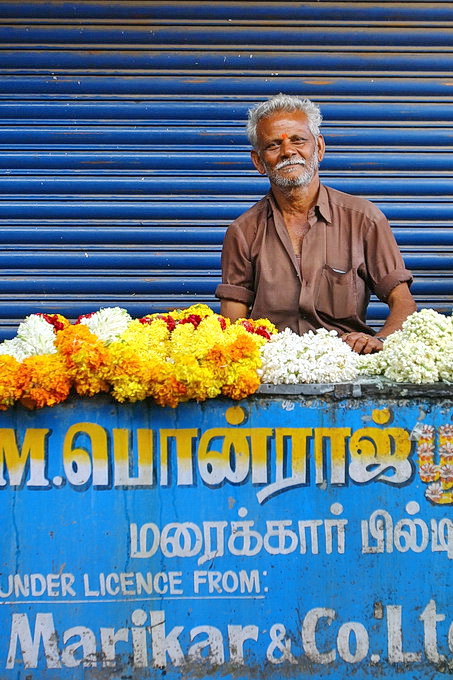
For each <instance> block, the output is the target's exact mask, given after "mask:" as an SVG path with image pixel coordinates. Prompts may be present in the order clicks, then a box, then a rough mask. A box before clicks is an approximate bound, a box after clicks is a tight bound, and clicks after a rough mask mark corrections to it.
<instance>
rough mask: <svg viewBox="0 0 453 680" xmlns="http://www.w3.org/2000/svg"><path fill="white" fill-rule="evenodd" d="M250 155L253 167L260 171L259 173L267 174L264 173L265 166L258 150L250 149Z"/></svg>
mask: <svg viewBox="0 0 453 680" xmlns="http://www.w3.org/2000/svg"><path fill="white" fill-rule="evenodd" d="M250 156H251V158H252V163H253V165H254V166H255V168H256V169H257V170H258V172H259V173H260V175H266V174H267V173H266V168H265V167H264V163H263V161H262V160H261V158H260V155H259V153H258V151H256V150H255V149H252V151H251V152H250Z"/></svg>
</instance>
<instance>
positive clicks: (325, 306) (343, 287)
mask: <svg viewBox="0 0 453 680" xmlns="http://www.w3.org/2000/svg"><path fill="white" fill-rule="evenodd" d="M315 307H316V309H317V311H318V312H321V313H322V314H327V316H330V317H333V318H335V319H347V318H349V317H351V316H356V315H357V279H356V274H355V271H354V269H350V270H349V271H347V272H342V271H336V270H335V269H333V268H332V267H329V265H328V264H325V265H324V267H323V269H322V272H321V278H320V281H319V287H318V293H317V296H316V304H315Z"/></svg>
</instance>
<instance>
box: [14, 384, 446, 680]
mask: <svg viewBox="0 0 453 680" xmlns="http://www.w3.org/2000/svg"><path fill="white" fill-rule="evenodd" d="M285 392H286V393H285ZM0 447H1V448H0V456H1V459H0V465H1V466H0V499H1V508H2V523H3V527H4V529H3V531H4V537H3V539H2V542H1V548H0V571H1V575H0V625H1V631H2V634H1V636H0V678H1V680H10V679H11V680H13V679H14V680H46V679H48V680H59V679H60V678H61V680H65V679H67V678H71V679H72V678H77V679H90V680H91V679H92V680H95V679H96V680H100V679H104V678H109V679H110V680H129V679H133V680H138V679H144V678H163V677H165V678H168V679H170V680H173V679H177V678H225V679H228V680H229V679H232V678H235V679H237V680H242V679H246V678H247V679H253V680H255V679H257V678H275V679H277V678H278V679H280V678H284V677H289V678H297V679H299V678H300V679H303V678H313V677H316V678H332V679H335V680H342V679H346V678H350V677H356V678H358V679H359V678H360V680H363V679H367V678H374V677H379V678H394V677H398V678H401V680H414V678H415V679H418V678H429V679H430V680H431V679H433V678H444V677H446V676H447V675H448V673H451V672H452V670H453V623H452V622H453V605H452V587H451V579H452V576H451V575H452V569H451V567H452V564H453V563H452V559H453V522H452V519H451V517H452V512H451V511H452V504H451V491H450V486H451V483H453V476H452V469H453V467H452V463H453V423H452V391H451V386H445V385H443V386H441V385H439V386H432V387H430V386H426V387H419V388H418V387H415V386H388V385H382V383H379V384H369V385H366V384H365V385H340V386H318V385H315V386H305V387H300V388H273V387H271V386H264V387H263V388H262V391H261V394H259V395H256V396H254V397H252V398H250V399H248V400H245V401H243V402H240V403H239V404H238V403H235V402H230V401H227V400H213V401H209V402H205V403H202V404H195V403H188V404H184V405H181V406H180V407H178V408H177V409H175V410H172V409H162V408H160V407H157V406H153V405H152V404H150V403H148V402H142V403H137V404H133V405H119V404H116V403H114V402H112V401H111V400H110V399H109V398H108V397H99V398H94V399H89V400H88V399H87V400H76V399H74V400H72V401H68V402H66V403H65V404H63V405H60V406H58V407H54V408H46V409H43V410H41V411H35V412H31V411H26V410H25V409H23V408H21V407H16V408H13V409H11V410H10V411H6V412H3V413H1V414H0Z"/></svg>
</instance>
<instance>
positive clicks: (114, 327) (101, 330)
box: [80, 307, 132, 344]
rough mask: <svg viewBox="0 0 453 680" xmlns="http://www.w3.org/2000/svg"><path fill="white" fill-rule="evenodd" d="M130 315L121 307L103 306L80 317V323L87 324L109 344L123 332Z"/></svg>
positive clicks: (130, 318)
mask: <svg viewBox="0 0 453 680" xmlns="http://www.w3.org/2000/svg"><path fill="white" fill-rule="evenodd" d="M131 321H132V317H131V316H130V315H129V314H128V312H127V311H126V310H125V309H122V308H121V307H104V308H103V309H100V310H99V311H98V312H95V313H94V314H93V315H92V316H90V317H88V318H85V319H82V320H81V321H80V323H83V324H85V326H88V328H89V329H90V331H91V332H92V333H94V335H97V337H98V338H99V339H100V340H102V341H103V342H105V343H106V344H109V343H111V342H114V341H115V340H117V339H118V338H119V336H120V335H121V334H122V333H124V331H125V330H126V328H127V327H128V325H129V324H130V322H131Z"/></svg>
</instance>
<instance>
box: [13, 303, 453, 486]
mask: <svg viewBox="0 0 453 680" xmlns="http://www.w3.org/2000/svg"><path fill="white" fill-rule="evenodd" d="M359 374H367V375H379V374H383V375H385V376H386V377H387V378H390V379H392V380H394V381H397V382H413V383H426V382H436V381H439V380H443V381H446V382H453V318H452V317H445V316H443V315H441V314H438V313H437V312H435V311H434V310H432V309H425V310H422V311H421V312H415V313H414V314H412V315H411V316H410V317H408V319H407V320H406V321H405V322H404V324H403V326H402V329H401V330H400V331H397V332H396V333H393V334H392V335H391V336H389V338H388V339H387V340H386V342H385V344H384V349H383V351H381V352H379V353H377V354H373V355H367V356H359V355H357V354H355V353H354V352H353V351H352V350H351V349H350V348H349V346H348V345H347V344H346V343H344V342H343V341H342V340H341V339H340V338H339V337H338V336H337V334H336V332H335V331H327V330H325V329H318V330H317V331H315V332H312V331H309V332H308V333H306V334H305V335H303V336H299V335H297V334H296V333H293V332H292V331H291V330H289V329H286V330H285V331H283V332H282V333H277V329H276V328H275V326H274V325H273V324H272V323H271V322H270V321H268V320H266V319H259V320H252V319H239V320H238V321H236V322H235V323H233V324H231V323H230V321H229V320H228V319H225V318H224V317H222V316H219V315H217V314H215V313H214V312H213V311H212V310H211V309H210V308H209V307H207V306H206V305H201V304H200V305H193V306H191V307H189V308H188V309H175V310H173V311H171V312H169V313H167V314H149V315H146V316H144V317H142V318H140V319H132V317H131V316H130V315H129V314H128V312H127V311H126V310H124V309H121V308H119V307H111V308H105V309H101V310H99V311H98V312H95V313H93V314H87V315H84V316H82V317H79V318H78V319H77V321H76V322H75V324H71V323H70V322H69V321H68V320H67V319H66V318H65V317H63V316H61V315H60V314H32V315H30V316H28V317H27V318H26V319H25V320H24V321H23V322H22V323H21V324H20V325H19V328H18V332H17V335H16V337H15V338H13V339H12V340H5V341H4V342H3V343H0V410H4V409H7V408H9V407H10V406H12V405H13V404H14V403H15V402H16V401H20V402H21V403H22V404H24V405H25V406H27V407H29V408H41V407H43V406H53V405H54V404H58V403H60V402H62V401H64V400H65V399H66V398H67V397H68V396H69V394H70V393H71V391H74V392H76V393H77V394H79V395H81V396H94V395H96V394H99V393H102V392H108V393H110V394H111V395H112V397H113V398H114V399H116V400H117V401H119V402H135V401H140V400H143V399H146V398H152V399H153V400H154V401H155V402H156V403H157V404H160V405H161V406H171V407H175V406H177V405H178V404H179V403H181V402H184V401H189V400H197V401H203V400H205V399H211V398H215V397H217V396H220V395H223V396H227V397H230V398H232V399H242V398H244V397H247V396H248V395H250V394H253V393H254V392H255V391H256V390H257V389H258V387H259V385H260V383H261V382H269V383H273V384H282V383H283V384H285V383H286V384H299V383H316V382H318V383H322V382H345V381H350V380H354V379H355V378H356V377H357V376H358V375H359ZM426 470H427V474H431V472H432V471H431V468H429V470H428V468H426ZM446 470H447V471H445V470H444V471H443V473H444V474H447V472H448V475H449V477H448V480H447V482H445V480H443V481H444V483H448V484H450V483H451V480H450V477H451V476H452V475H451V465H450V463H449V465H448V466H447V468H446ZM433 481H434V482H435V484H439V483H440V482H439V480H438V479H436V480H433ZM448 490H449V492H450V489H448ZM444 491H445V489H444Z"/></svg>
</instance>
